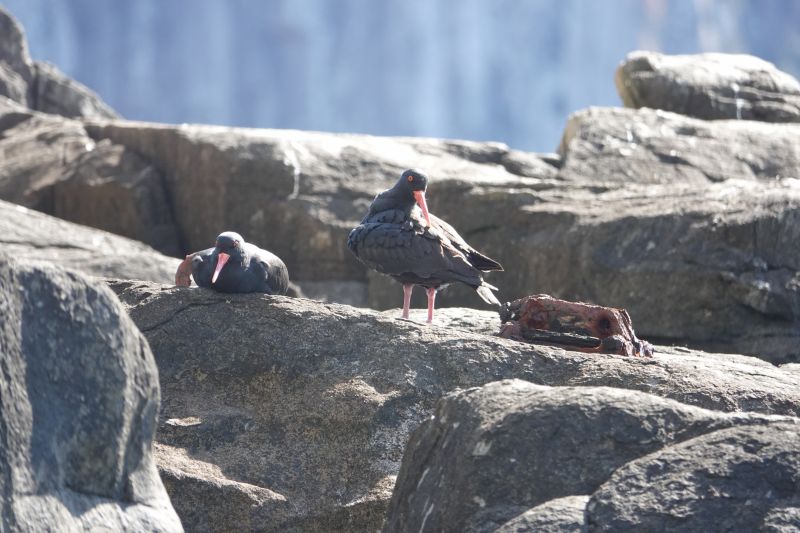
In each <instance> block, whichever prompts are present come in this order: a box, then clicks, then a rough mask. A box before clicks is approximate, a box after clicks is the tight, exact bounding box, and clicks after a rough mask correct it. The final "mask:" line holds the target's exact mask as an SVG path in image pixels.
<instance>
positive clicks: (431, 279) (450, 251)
mask: <svg viewBox="0 0 800 533" xmlns="http://www.w3.org/2000/svg"><path fill="white" fill-rule="evenodd" d="M427 186H428V177H427V176H426V175H425V174H424V173H423V172H421V171H419V170H416V169H409V170H406V171H405V172H403V174H402V175H401V176H400V179H399V180H398V181H397V183H395V185H394V187H392V188H391V189H389V190H386V191H384V192H382V193H380V194H379V195H378V196H376V197H375V200H374V201H373V202H372V205H371V206H370V208H369V212H368V213H367V216H365V217H364V219H363V220H362V221H361V224H359V225H358V226H357V227H356V228H354V229H353V230H352V231H351V232H350V236H349V237H348V239H347V247H348V248H350V251H351V252H353V254H355V256H356V257H357V258H358V259H359V260H360V261H361V262H362V263H364V264H365V265H367V266H368V267H370V268H372V269H375V270H377V271H378V272H380V273H382V274H387V275H389V276H391V277H393V278H394V279H396V280H397V281H399V282H400V283H402V284H403V318H408V310H409V305H410V303H411V291H412V290H413V288H414V285H421V286H422V287H425V290H426V292H427V294H428V323H430V322H432V321H433V306H434V300H435V298H436V291H437V289H439V288H441V287H444V286H445V285H447V284H449V283H452V282H456V281H458V282H461V283H465V284H467V285H469V286H470V287H472V288H473V289H475V290H476V291H477V292H478V295H479V296H480V297H481V298H483V300H484V301H485V302H487V303H491V304H495V305H500V302H499V301H498V300H497V298H496V297H495V296H494V294H493V293H492V290H497V288H496V287H493V286H492V285H489V284H488V283H486V282H485V281H484V280H483V276H482V275H481V274H482V273H483V272H488V271H491V270H503V267H502V266H500V263H498V262H497V261H495V260H494V259H490V258H489V257H486V256H485V255H483V254H481V253H480V252H478V251H477V250H475V249H474V248H472V247H471V246H470V245H469V244H467V243H466V242H465V241H464V239H462V238H461V236H460V235H459V234H458V233H457V232H456V230H455V229H453V227H452V226H451V225H450V224H448V223H447V222H445V221H443V220H441V219H439V218H437V217H436V216H434V215H431V214H430V213H429V212H428V205H427V203H426V201H425V190H426V188H427Z"/></svg>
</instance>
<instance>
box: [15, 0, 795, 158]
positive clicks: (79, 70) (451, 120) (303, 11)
mask: <svg viewBox="0 0 800 533" xmlns="http://www.w3.org/2000/svg"><path fill="white" fill-rule="evenodd" d="M4 5H5V6H6V7H7V8H8V9H9V10H10V11H11V12H12V13H13V14H14V15H15V16H16V17H18V18H19V19H20V20H21V22H22V23H23V25H24V26H25V29H26V32H27V34H28V37H29V40H30V48H31V55H32V56H33V57H34V58H35V59H42V60H47V61H50V62H52V63H54V64H56V65H58V66H59V67H60V68H62V69H64V70H65V71H66V72H67V73H68V74H69V75H71V76H73V77H75V78H77V79H78V80H79V81H81V82H83V83H85V84H87V85H89V86H90V87H92V88H93V89H94V90H96V91H98V93H99V94H100V95H101V96H102V97H103V98H104V99H105V100H106V101H107V102H108V103H109V104H110V105H111V106H112V107H114V108H115V109H116V110H118V111H119V112H120V113H121V114H122V115H123V116H126V117H128V118H135V119H144V120H154V121H159V122H177V123H179V122H201V123H214V124H228V125H239V126H259V127H275V128H298V129H314V130H325V131H347V132H361V133H371V134H378V135H423V136H433V137H451V138H461V139H476V140H496V141H502V142H506V143H508V144H509V145H511V146H512V147H514V148H520V149H533V150H539V151H549V150H552V149H553V148H554V145H555V144H556V142H557V141H558V138H559V135H560V133H561V129H562V126H563V123H564V120H565V118H566V116H567V115H568V114H569V113H570V112H571V111H573V110H575V109H580V108H582V107H586V106H588V105H616V104H617V103H618V102H619V99H618V97H617V94H616V92H615V90H614V87H613V86H612V85H611V84H609V83H599V82H598V80H607V79H608V78H609V76H610V75H611V74H612V73H613V72H614V69H615V68H616V66H617V64H618V63H619V61H620V58H622V57H624V56H625V54H626V53H628V52H629V51H631V50H635V49H647V50H658V51H662V52H666V53H671V54H676V53H694V52H698V51H727V52H749V53H753V54H756V55H758V56H759V57H762V58H764V59H766V60H768V61H772V62H774V63H775V64H776V65H777V66H778V67H779V68H781V69H783V70H786V71H788V72H790V73H792V74H794V75H797V74H798V73H799V72H800V59H799V58H798V56H797V55H796V54H794V53H793V52H792V50H794V49H795V48H794V47H792V46H791V44H790V43H791V42H797V40H798V39H800V26H798V25H797V24H796V21H797V20H798V18H799V17H800V4H798V3H796V2H793V1H792V0H780V1H775V2H767V3H765V2H759V1H757V0H746V1H743V2H735V3H734V2H729V3H724V4H723V5H718V4H717V3H712V2H692V1H689V0H681V1H675V2H666V1H663V0H662V1H651V2H640V1H638V0H622V1H620V2H617V3H616V4H615V6H614V9H608V7H607V6H605V5H603V4H602V3H595V2H582V1H578V0H568V1H564V2H543V1H539V2H500V3H497V2H477V1H470V2H462V1H458V0H444V1H440V2H422V1H416V2H405V1H401V0H390V1H387V2H368V3H364V2H358V1H355V0H345V1H342V2H336V3H335V4H332V3H330V2H327V1H325V0H292V1H289V0H274V1H271V2H269V3H268V4H266V5H261V4H259V5H257V6H256V5H255V4H253V3H250V2H242V1H239V2H217V1H211V0H202V1H194V0H177V1H174V2H167V3H165V2H159V1H158V0H144V1H141V2H126V3H118V2H109V3H102V4H99V5H98V3H96V2H85V1H82V2H75V1H72V0H52V1H51V0H9V1H6V2H4ZM189 19H191V21H192V22H191V24H186V23H185V22H186V21H187V20H189Z"/></svg>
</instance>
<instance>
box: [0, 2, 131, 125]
mask: <svg viewBox="0 0 800 533" xmlns="http://www.w3.org/2000/svg"><path fill="white" fill-rule="evenodd" d="M0 96H6V97H8V98H10V99H12V100H14V101H15V102H18V103H20V104H22V105H23V106H25V107H28V108H30V109H34V110H37V111H42V112H45V113H52V114H56V115H62V116H65V117H80V118H93V119H104V118H119V115H118V114H117V113H116V112H115V111H114V110H113V109H111V108H110V107H109V106H108V105H107V104H106V103H105V102H103V101H102V100H101V99H100V98H99V97H98V96H97V95H96V94H95V93H94V92H92V91H91V90H90V89H89V88H88V87H86V86H84V85H82V84H81V83H78V82H77V81H75V80H73V79H70V78H68V77H67V76H65V75H64V74H63V73H62V72H61V71H59V70H58V69H57V68H56V67H55V66H53V65H50V64H48V63H43V62H39V61H32V60H31V58H30V55H29V53H28V45H27V42H26V40H25V32H24V31H23V30H22V27H21V26H20V24H19V23H18V22H17V21H16V20H15V19H14V17H12V16H11V14H10V13H9V12H8V11H6V10H5V9H3V8H2V6H0Z"/></svg>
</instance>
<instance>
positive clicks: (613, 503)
mask: <svg viewBox="0 0 800 533" xmlns="http://www.w3.org/2000/svg"><path fill="white" fill-rule="evenodd" d="M799 487H800V431H798V425H797V424H796V423H794V424H787V423H779V422H777V421H776V422H773V423H770V424H769V425H765V426H763V427H748V428H743V427H734V428H729V429H722V430H719V431H716V432H713V433H710V434H707V435H703V436H700V437H697V438H695V439H692V440H689V441H687V442H683V443H681V444H677V445H675V446H671V447H668V448H665V449H663V450H660V451H658V452H655V453H653V454H650V455H648V456H645V457H642V458H641V459H638V460H636V461H632V462H630V463H628V464H627V465H625V466H623V467H622V468H620V469H619V470H618V471H617V472H615V473H614V475H613V476H611V478H610V479H609V480H608V481H607V482H606V483H605V484H604V485H603V486H602V487H600V489H599V490H598V491H597V492H595V493H594V495H593V496H592V498H591V500H590V501H589V503H588V504H587V507H586V517H587V524H588V531H656V532H657V531H686V532H716V531H720V532H721V531H797V530H799V529H800V490H798V488H799Z"/></svg>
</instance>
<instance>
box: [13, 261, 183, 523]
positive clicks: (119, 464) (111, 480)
mask: <svg viewBox="0 0 800 533" xmlns="http://www.w3.org/2000/svg"><path fill="white" fill-rule="evenodd" d="M0 308H1V309H2V310H3V320H2V324H1V325H0V328H1V329H0V364H1V366H2V368H3V372H2V374H0V398H2V402H0V411H2V416H0V510H1V512H0V529H1V530H3V531H15V532H16V531H19V532H28V531H30V532H37V531H69V532H72V531H74V532H78V531H99V530H101V529H103V530H105V529H112V530H115V531H131V532H134V531H141V532H145V531H147V532H150V531H159V532H177V531H183V529H182V527H181V524H180V522H179V520H178V517H177V515H176V514H175V511H174V510H173V508H172V506H171V505H170V502H169V499H168V498H167V494H166V492H165V490H164V487H163V485H162V484H161V481H160V480H159V478H158V473H157V471H156V467H155V461H154V460H153V455H152V451H151V447H152V440H153V433H154V432H155V429H156V417H157V414H158V405H159V386H158V371H157V369H156V366H155V362H154V361H153V356H152V353H151V352H150V349H149V347H148V346H147V342H146V341H145V339H144V337H143V336H142V335H141V333H139V331H138V330H137V329H136V326H134V325H133V323H132V322H131V320H130V319H129V318H128V317H127V315H126V314H125V311H124V310H123V309H122V307H121V306H120V304H119V301H118V300H117V299H116V298H115V297H114V295H113V293H111V291H109V290H108V288H107V287H105V286H103V285H102V284H98V283H97V282H90V281H89V280H87V279H86V278H85V277H83V276H81V275H79V274H77V273H73V272H69V271H65V270H62V269H58V268H55V267H52V266H23V265H21V264H19V263H15V262H11V261H9V259H8V257H7V256H1V257H0Z"/></svg>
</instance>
